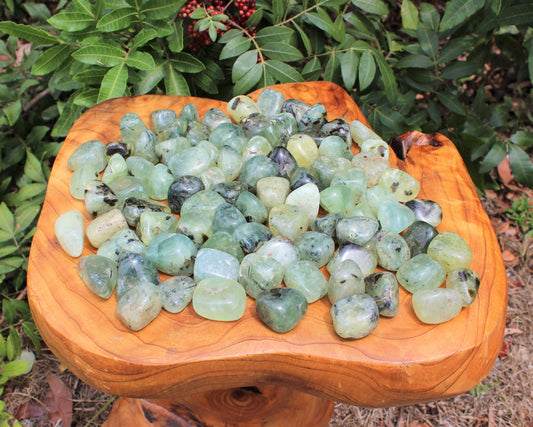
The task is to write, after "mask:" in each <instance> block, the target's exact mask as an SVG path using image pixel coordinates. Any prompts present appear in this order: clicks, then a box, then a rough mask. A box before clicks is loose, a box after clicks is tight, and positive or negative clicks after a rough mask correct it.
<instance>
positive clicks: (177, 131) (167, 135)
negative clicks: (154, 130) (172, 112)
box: [157, 117, 189, 142]
mask: <svg viewBox="0 0 533 427" xmlns="http://www.w3.org/2000/svg"><path fill="white" fill-rule="evenodd" d="M188 124H189V122H188V121H187V120H185V119H184V118H183V117H178V118H176V119H174V120H173V121H172V122H171V123H170V124H169V125H168V126H166V127H165V128H164V129H161V131H160V132H159V133H158V134H157V141H158V142H161V141H166V140H168V139H173V138H180V137H185V135H186V134H187V126H188Z"/></svg>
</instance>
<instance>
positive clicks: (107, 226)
mask: <svg viewBox="0 0 533 427" xmlns="http://www.w3.org/2000/svg"><path fill="white" fill-rule="evenodd" d="M126 228H128V223H127V222H126V218H124V215H122V212H120V210H119V209H117V208H114V209H111V210H110V211H107V212H104V213H103V214H102V215H100V216H97V217H96V218H95V219H93V220H92V221H91V222H90V223H89V225H88V226H87V228H86V229H85V235H86V236H87V239H89V242H91V245H93V246H94V247H95V248H99V247H100V246H101V245H102V244H103V243H104V242H105V241H106V240H107V239H109V238H110V237H111V236H113V234H115V233H116V232H118V231H120V230H123V229H126Z"/></svg>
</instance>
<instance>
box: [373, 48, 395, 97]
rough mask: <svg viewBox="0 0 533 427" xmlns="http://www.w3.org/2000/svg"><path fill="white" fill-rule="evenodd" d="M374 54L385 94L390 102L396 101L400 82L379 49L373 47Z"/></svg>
mask: <svg viewBox="0 0 533 427" xmlns="http://www.w3.org/2000/svg"><path fill="white" fill-rule="evenodd" d="M372 54H373V55H374V59H375V60H376V62H377V64H378V67H379V72H380V74H381V81H382V82H383V88H384V90H385V95H386V96H387V99H388V100H389V101H390V102H392V103H395V102H396V98H397V97H398V83H397V82H396V78H395V77H394V73H393V71H392V70H391V68H390V66H389V64H388V63H387V61H386V60H385V58H384V57H383V54H382V53H381V52H380V51H379V50H374V49H373V50H372Z"/></svg>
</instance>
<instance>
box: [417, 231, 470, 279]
mask: <svg viewBox="0 0 533 427" xmlns="http://www.w3.org/2000/svg"><path fill="white" fill-rule="evenodd" d="M427 254H428V255H429V256H430V257H431V258H433V259H434V260H435V261H438V262H440V263H441V264H442V265H443V266H444V267H445V268H446V271H447V272H450V271H452V270H455V269H456V268H469V267H470V265H471V264H472V259H473V254H472V249H471V248H470V246H469V245H468V243H466V241H465V240H464V239H463V238H462V237H461V236H459V235H458V234H457V233H455V232H453V231H443V232H442V233H440V234H438V235H437V236H435V237H434V238H433V240H432V241H431V242H430V243H429V246H428V250H427Z"/></svg>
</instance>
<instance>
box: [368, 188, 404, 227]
mask: <svg viewBox="0 0 533 427" xmlns="http://www.w3.org/2000/svg"><path fill="white" fill-rule="evenodd" d="M385 200H389V201H393V202H396V198H395V197H394V194H392V191H391V190H390V188H387V187H383V186H382V185H376V186H374V187H370V188H368V189H367V190H366V191H365V192H364V193H363V194H362V195H361V197H360V198H359V203H363V204H365V205H366V206H368V207H369V208H370V210H371V211H372V213H373V214H374V216H375V217H376V218H377V217H378V213H379V208H380V206H381V204H382V203H383V202H384V201H385ZM406 215H408V214H406ZM413 221H414V219H413Z"/></svg>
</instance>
